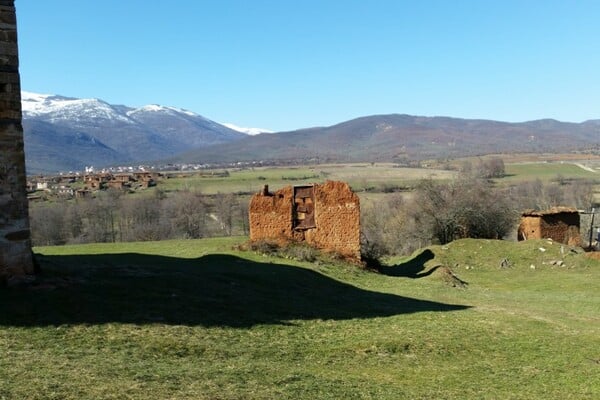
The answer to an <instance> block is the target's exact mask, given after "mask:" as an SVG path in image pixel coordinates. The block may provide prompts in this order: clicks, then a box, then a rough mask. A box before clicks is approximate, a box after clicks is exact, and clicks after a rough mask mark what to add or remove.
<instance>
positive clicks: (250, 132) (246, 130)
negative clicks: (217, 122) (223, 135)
mask: <svg viewBox="0 0 600 400" xmlns="http://www.w3.org/2000/svg"><path fill="white" fill-rule="evenodd" d="M221 125H223V126H226V127H228V128H229V129H233V130H234V131H238V132H242V133H245V134H247V135H251V136H254V135H259V134H261V133H273V131H270V130H268V129H263V128H242V127H240V126H237V125H234V124H232V123H229V122H227V123H224V124H221Z"/></svg>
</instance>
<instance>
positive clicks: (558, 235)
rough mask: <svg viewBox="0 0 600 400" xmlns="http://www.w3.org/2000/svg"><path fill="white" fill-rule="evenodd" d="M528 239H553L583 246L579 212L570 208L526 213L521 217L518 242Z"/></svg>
mask: <svg viewBox="0 0 600 400" xmlns="http://www.w3.org/2000/svg"><path fill="white" fill-rule="evenodd" d="M528 239H552V240H554V241H556V242H560V243H564V244H568V245H570V246H581V243H582V242H581V236H580V234H579V212H578V211H577V210H576V209H574V208H569V207H553V208H551V209H550V210H545V211H534V210H531V211H526V212H524V213H523V214H522V215H521V223H520V225H519V231H518V240H528Z"/></svg>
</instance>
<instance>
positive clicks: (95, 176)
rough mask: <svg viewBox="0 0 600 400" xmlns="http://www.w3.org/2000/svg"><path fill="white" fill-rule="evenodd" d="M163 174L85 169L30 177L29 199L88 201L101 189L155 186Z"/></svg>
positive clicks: (129, 188)
mask: <svg viewBox="0 0 600 400" xmlns="http://www.w3.org/2000/svg"><path fill="white" fill-rule="evenodd" d="M163 176H164V175H163V174H162V173H161V172H157V171H146V170H145V169H144V168H141V169H140V168H138V169H135V170H134V169H133V168H131V171H128V168H127V169H124V168H121V169H120V170H114V169H113V170H110V169H102V170H100V171H98V172H96V171H94V168H93V167H86V169H85V172H83V173H81V172H71V173H67V174H65V173H63V174H59V175H54V176H43V175H39V176H30V177H28V179H27V193H28V198H29V200H40V199H44V198H45V197H47V196H48V195H50V196H56V197H60V198H85V197H88V196H91V195H92V194H93V193H94V192H96V191H99V190H107V189H115V190H127V191H135V190H140V189H147V188H149V187H152V186H156V183H157V181H158V180H159V179H160V178H161V177H163Z"/></svg>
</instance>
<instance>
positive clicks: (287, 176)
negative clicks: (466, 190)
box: [159, 163, 455, 194]
mask: <svg viewBox="0 0 600 400" xmlns="http://www.w3.org/2000/svg"><path fill="white" fill-rule="evenodd" d="M228 172H229V176H227V177H219V176H215V177H213V176H210V173H207V172H204V173H203V174H200V173H196V174H194V173H192V172H190V173H186V174H181V175H184V177H174V178H170V179H163V180H162V181H161V182H160V183H159V187H160V188H161V189H163V190H166V191H173V190H181V189H186V188H188V189H195V190H200V191H201V192H202V193H204V194H215V193H237V192H243V193H255V192H258V191H259V190H260V188H261V187H262V185H265V184H267V185H269V187H270V188H272V189H274V190H277V189H279V188H281V187H284V186H287V185H301V184H307V183H319V182H323V181H325V180H328V179H329V180H339V181H345V182H348V183H349V184H350V186H352V188H353V189H354V190H355V191H363V190H365V189H366V190H383V189H385V188H386V187H391V186H403V187H405V186H411V185H414V183H415V182H417V181H419V180H420V179H424V178H434V179H450V178H451V177H453V176H454V175H455V173H453V172H451V171H443V170H435V169H425V168H397V167H395V166H394V165H393V164H383V163H377V164H373V165H371V164H367V163H365V164H325V165H315V166H313V167H311V166H306V167H257V168H252V169H229V170H228Z"/></svg>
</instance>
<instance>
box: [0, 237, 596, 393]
mask: <svg viewBox="0 0 600 400" xmlns="http://www.w3.org/2000/svg"><path fill="white" fill-rule="evenodd" d="M243 240H244V238H233V239H210V240H195V241H167V242H158V243H151V242H146V243H122V244H110V245H80V246H64V247H47V248H38V249H36V252H37V253H38V254H40V257H39V258H40V263H41V265H42V268H43V269H44V274H43V276H42V278H41V280H40V281H39V282H38V283H37V284H36V285H34V286H32V287H30V288H10V289H0V399H25V398H26V399H149V398H152V399H303V398H310V399H321V398H335V399H342V398H343V399H465V398H470V399H538V398H544V399H597V398H600V290H599V286H600V285H599V282H600V261H596V260H592V259H590V258H588V257H585V255H583V254H576V253H574V252H571V251H570V249H569V248H564V247H563V249H562V250H563V251H562V252H561V246H560V245H557V244H552V243H550V242H547V241H531V242H524V243H518V244H517V243H509V242H499V241H489V240H460V241H457V242H454V243H451V244H450V245H447V246H444V247H439V246H433V247H430V248H428V249H425V250H424V251H421V252H419V253H417V254H415V255H414V256H413V257H411V258H407V259H396V260H390V265H389V266H388V267H387V268H385V269H384V271H383V273H382V274H376V273H372V272H367V271H363V270H359V269H357V268H356V267H352V266H349V265H343V264H336V263H335V262H323V261H321V262H317V263H312V264H310V263H305V262H299V261H294V260H287V259H281V258H275V257H271V256H262V255H259V254H254V253H250V252H239V251H234V250H232V246H233V245H235V244H236V243H240V242H242V241H243ZM542 249H543V250H542ZM503 259H506V262H505V263H504V264H505V267H504V268H501V267H500V264H501V262H502V260H503ZM558 261H561V262H562V265H559V264H560V263H558ZM440 263H441V264H444V265H448V266H450V267H451V268H452V270H453V271H454V273H455V274H456V275H457V276H458V277H459V278H460V279H461V280H463V281H466V282H468V285H467V286H466V288H456V287H453V286H451V285H449V284H448V282H447V279H446V278H447V275H444V274H443V273H442V272H441V271H442V270H443V268H440V267H437V265H438V264H440Z"/></svg>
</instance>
